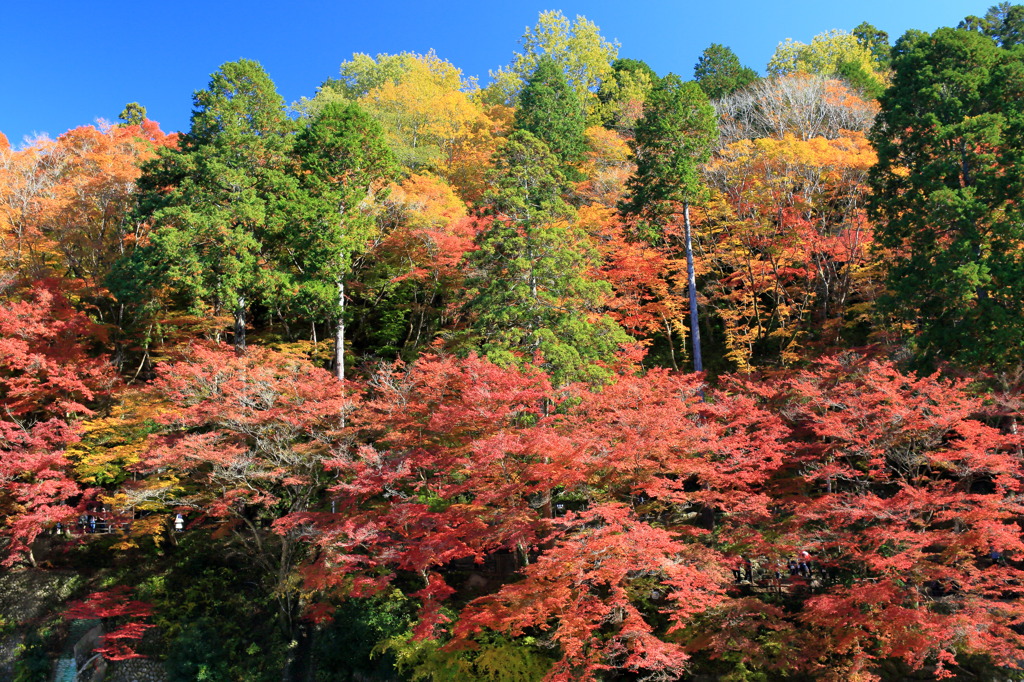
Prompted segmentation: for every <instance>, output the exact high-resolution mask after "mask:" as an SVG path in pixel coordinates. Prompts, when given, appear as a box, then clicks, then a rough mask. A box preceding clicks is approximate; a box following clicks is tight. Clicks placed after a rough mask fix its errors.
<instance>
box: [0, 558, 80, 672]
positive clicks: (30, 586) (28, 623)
mask: <svg viewBox="0 0 1024 682" xmlns="http://www.w3.org/2000/svg"><path fill="white" fill-rule="evenodd" d="M75 579H76V576H75V574H74V573H70V572H61V571H39V570H33V571H6V572H3V573H0V625H2V627H3V629H2V630H0V632H5V633H6V634H0V680H12V679H14V663H15V660H16V658H17V656H18V652H19V651H20V645H21V644H22V643H23V642H24V640H25V632H27V631H28V630H29V629H31V628H33V627H34V625H33V621H37V620H38V619H41V618H43V617H44V616H46V615H47V614H49V613H50V612H51V611H52V610H53V609H54V608H55V607H57V606H59V605H60V604H62V603H63V602H65V601H66V600H67V598H68V596H69V595H70V594H71V591H72V590H73V589H74V581H75ZM12 630H13V631H12Z"/></svg>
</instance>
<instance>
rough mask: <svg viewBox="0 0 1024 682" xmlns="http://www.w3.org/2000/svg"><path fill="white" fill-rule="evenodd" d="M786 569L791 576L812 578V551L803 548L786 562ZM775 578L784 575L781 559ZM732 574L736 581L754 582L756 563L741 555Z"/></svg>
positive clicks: (776, 566)
mask: <svg viewBox="0 0 1024 682" xmlns="http://www.w3.org/2000/svg"><path fill="white" fill-rule="evenodd" d="M785 568H786V569H788V570H789V575H790V577H797V576H799V577H801V578H807V579H810V577H811V575H812V574H813V573H814V568H813V563H812V561H811V553H810V552H808V551H807V550H803V551H801V552H800V554H799V555H797V556H795V557H790V558H789V561H788V562H787V563H786V566H785ZM774 573H775V579H776V580H780V581H781V580H782V576H783V565H782V562H781V561H780V560H776V561H775V570H774ZM732 574H733V576H734V577H735V578H736V582H738V583H741V582H748V583H753V582H754V563H753V562H752V561H751V560H750V558H749V557H745V556H740V557H738V558H737V559H736V562H735V564H734V565H733V568H732Z"/></svg>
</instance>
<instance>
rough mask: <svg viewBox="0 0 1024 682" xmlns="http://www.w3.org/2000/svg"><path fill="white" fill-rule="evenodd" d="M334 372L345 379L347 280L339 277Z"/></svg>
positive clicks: (339, 378)
mask: <svg viewBox="0 0 1024 682" xmlns="http://www.w3.org/2000/svg"><path fill="white" fill-rule="evenodd" d="M334 372H335V375H336V376H337V377H338V381H344V380H345V281H344V280H342V279H338V324H337V326H336V327H335V332H334Z"/></svg>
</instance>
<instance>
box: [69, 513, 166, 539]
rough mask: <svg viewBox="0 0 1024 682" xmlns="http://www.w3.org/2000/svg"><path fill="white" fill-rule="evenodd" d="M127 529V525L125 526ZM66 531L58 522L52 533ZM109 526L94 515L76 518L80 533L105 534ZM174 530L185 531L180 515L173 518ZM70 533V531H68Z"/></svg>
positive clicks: (88, 514)
mask: <svg viewBox="0 0 1024 682" xmlns="http://www.w3.org/2000/svg"><path fill="white" fill-rule="evenodd" d="M125 527H127V524H125ZM65 530H67V529H66V528H65V526H64V524H63V523H61V522H60V521H58V522H57V524H56V525H55V526H54V527H53V533H54V534H55V535H63V534H64V532H65ZM110 530H111V526H110V524H109V523H108V522H107V520H106V519H105V518H104V517H102V516H99V515H98V514H95V513H87V514H80V515H79V517H78V531H79V532H80V533H107V532H110ZM174 530H175V532H177V533H181V532H182V531H184V530H185V517H184V516H182V515H181V514H180V513H178V514H175V516H174ZM68 532H69V533H70V530H68Z"/></svg>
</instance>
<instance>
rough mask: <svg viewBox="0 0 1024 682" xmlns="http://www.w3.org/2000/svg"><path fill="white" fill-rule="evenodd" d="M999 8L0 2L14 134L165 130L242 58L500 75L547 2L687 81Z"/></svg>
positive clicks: (317, 70) (309, 83)
mask: <svg viewBox="0 0 1024 682" xmlns="http://www.w3.org/2000/svg"><path fill="white" fill-rule="evenodd" d="M991 4H995V2H994V0H989V1H988V2H971V1H964V0H960V1H958V2H957V1H952V0H886V1H881V0H867V1H862V2H859V3H851V2H820V1H804V0H799V1H795V2H767V1H764V0H761V1H754V0H733V1H732V2H721V1H719V2H708V0H703V1H701V2H696V1H693V0H676V1H674V2H673V1H667V0H666V1H655V0H614V1H611V0H608V1H605V0H600V1H593V2H563V3H561V4H548V3H546V2H545V3H544V4H534V3H530V2H515V1H513V0H505V1H504V2H502V1H501V0H497V1H494V2H487V0H481V1H479V2H444V1H443V0H422V1H420V2H412V1H407V0H398V1H396V2H383V3H375V4H372V5H371V3H369V2H355V1H352V0H336V1H335V2H323V1H316V0H292V1H291V2H280V1H277V2H267V1H266V0H236V1H234V2H220V1H218V0H209V1H208V2H195V1H193V0H181V1H178V2H173V3H170V2H149V1H147V0H136V2H132V3H105V4H104V3H94V2H85V1H84V0H64V1H46V0H42V1H40V2H36V3H29V2H18V1H12V2H8V3H5V4H4V6H3V7H2V8H0V19H2V23H3V26H4V28H5V31H4V34H5V35H4V37H3V39H2V40H0V93H3V98H2V100H0V132H3V133H4V134H6V135H7V136H8V138H9V139H10V141H11V142H12V143H13V144H18V143H19V142H20V141H21V140H22V139H23V138H24V137H25V136H26V135H32V134H34V133H48V134H49V135H51V136H57V135H59V134H60V133H62V132H64V131H65V130H68V129H70V128H73V127H76V126H79V125H86V124H90V123H94V122H95V120H96V119H97V118H106V119H108V120H114V119H116V118H117V115H118V113H120V111H121V109H122V108H123V106H124V105H125V104H126V103H127V102H131V101H138V102H140V103H142V104H143V105H145V106H146V107H147V109H148V111H149V116H150V118H153V119H155V120H157V121H159V122H160V123H161V125H162V126H163V128H164V130H167V131H170V130H180V129H186V128H187V127H188V120H189V115H190V113H191V108H192V92H193V91H194V90H197V89H202V88H204V87H206V84H207V83H208V81H209V75H210V73H211V72H213V71H215V70H216V69H217V67H218V66H220V65H221V64H222V63H224V62H227V61H232V60H235V59H239V58H242V57H245V58H248V59H255V60H257V61H259V62H261V63H262V64H263V66H264V68H265V69H266V70H267V72H268V73H269V74H270V76H271V78H272V79H273V80H274V82H275V83H276V84H277V86H278V89H279V90H280V91H281V94H282V95H283V96H284V97H285V99H286V100H287V101H294V100H296V99H298V98H299V97H301V96H303V95H311V94H313V93H314V92H315V90H316V87H317V86H318V85H319V84H320V83H321V82H323V80H325V79H326V78H328V77H330V76H334V75H336V74H337V71H338V65H339V64H340V63H341V62H342V61H344V60H346V59H348V58H349V57H350V56H351V55H352V53H354V52H366V53H369V54H378V53H381V52H387V53H395V52H402V51H412V52H426V51H427V50H429V49H431V48H433V49H435V50H436V51H437V53H438V54H439V55H440V56H441V57H443V58H445V59H448V60H449V61H451V62H452V63H454V64H455V65H456V66H458V67H460V68H461V69H462V70H463V72H464V73H465V74H466V75H477V76H480V77H481V82H482V83H486V81H487V72H488V70H489V69H496V68H497V67H498V66H501V65H503V64H507V63H508V62H509V61H510V60H511V58H512V54H513V52H515V51H516V50H517V49H518V47H519V45H518V40H519V38H520V37H521V36H522V34H523V30H524V29H525V27H527V26H532V25H534V23H536V20H537V15H538V13H539V12H540V11H542V10H546V9H559V10H561V11H562V12H563V13H564V14H565V15H566V16H568V17H569V18H573V17H575V16H576V15H578V14H579V15H583V16H586V17H587V18H588V19H590V20H591V21H593V22H595V23H596V24H597V25H598V26H599V27H600V28H601V33H602V35H604V36H605V37H606V38H608V39H617V40H618V41H619V42H620V43H621V50H620V56H623V57H632V58H635V59H643V60H645V61H647V62H648V63H649V64H650V65H651V66H652V67H654V69H655V70H656V71H657V72H658V73H659V74H664V73H667V72H669V71H674V72H676V73H678V74H680V75H682V76H684V77H686V78H689V77H691V76H692V73H693V65H694V63H695V62H696V60H697V57H698V56H699V55H700V53H701V51H703V49H704V48H705V47H707V46H708V45H709V44H710V43H712V42H716V43H722V44H726V45H729V46H730V47H732V48H733V50H735V51H736V53H737V54H738V55H739V56H740V59H741V60H742V61H743V62H744V63H745V64H747V65H748V66H751V67H753V68H755V69H757V70H758V71H761V72H763V71H764V67H765V64H766V63H767V61H768V59H769V58H770V57H771V55H772V53H773V52H774V50H775V46H776V45H777V44H778V43H779V42H780V41H782V40H784V39H786V38H790V37H791V38H794V39H796V40H800V41H803V42H808V41H809V40H810V39H811V38H812V37H813V36H814V35H815V34H817V33H821V32H822V31H825V30H828V29H831V28H842V29H847V30H849V29H852V28H853V27H854V26H856V25H857V24H859V23H860V22H861V21H868V22H870V23H872V24H874V25H875V26H877V27H879V28H881V29H883V30H885V31H888V32H889V34H890V37H891V38H892V39H894V40H895V38H897V37H898V36H899V35H901V34H902V33H903V32H904V31H905V30H907V29H909V28H916V29H921V30H927V31H931V30H934V29H935V28H937V27H939V26H955V25H956V23H957V22H959V20H960V19H962V18H963V17H964V16H965V15H968V14H979V15H980V14H983V13H984V12H985V10H986V9H987V8H988V6H989V5H991Z"/></svg>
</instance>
